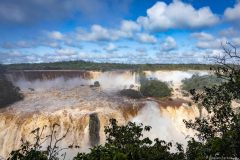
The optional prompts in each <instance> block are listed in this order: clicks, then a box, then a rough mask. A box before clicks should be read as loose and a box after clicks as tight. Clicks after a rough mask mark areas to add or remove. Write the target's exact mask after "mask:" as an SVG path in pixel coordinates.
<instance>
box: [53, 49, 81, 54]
mask: <svg viewBox="0 0 240 160" xmlns="http://www.w3.org/2000/svg"><path fill="white" fill-rule="evenodd" d="M77 53H78V52H77V50H75V49H73V48H63V49H58V50H56V54H57V55H59V56H72V55H76V54H77Z"/></svg>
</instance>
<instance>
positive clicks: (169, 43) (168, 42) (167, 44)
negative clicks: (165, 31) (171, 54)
mask: <svg viewBox="0 0 240 160" xmlns="http://www.w3.org/2000/svg"><path fill="white" fill-rule="evenodd" d="M176 48H177V42H176V41H175V39H174V38H173V37H170V36H169V37H167V38H166V39H165V41H164V43H163V44H162V46H161V50H162V51H171V50H174V49H176Z"/></svg>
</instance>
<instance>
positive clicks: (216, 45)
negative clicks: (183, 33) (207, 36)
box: [196, 37, 228, 49]
mask: <svg viewBox="0 0 240 160" xmlns="http://www.w3.org/2000/svg"><path fill="white" fill-rule="evenodd" d="M227 41H228V40H227V38H225V37H222V38H216V39H214V40H208V41H198V42H197V45H196V46H197V47H198V48H200V49H220V48H221V47H222V44H224V43H226V42H227Z"/></svg>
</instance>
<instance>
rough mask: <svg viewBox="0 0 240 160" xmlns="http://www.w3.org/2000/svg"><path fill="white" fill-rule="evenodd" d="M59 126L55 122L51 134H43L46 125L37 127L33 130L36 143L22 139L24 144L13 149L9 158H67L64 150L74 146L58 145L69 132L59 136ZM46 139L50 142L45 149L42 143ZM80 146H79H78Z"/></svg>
mask: <svg viewBox="0 0 240 160" xmlns="http://www.w3.org/2000/svg"><path fill="white" fill-rule="evenodd" d="M57 127H59V125H58V124H54V125H53V126H51V128H50V130H51V132H50V134H49V135H47V136H43V132H44V130H45V129H46V126H44V127H43V128H42V129H40V128H37V129H35V130H33V131H32V132H31V134H32V135H34V140H35V141H34V143H33V144H32V143H30V142H29V141H24V140H22V144H21V147H20V149H18V150H15V151H12V152H11V154H10V157H9V158H8V160H59V159H65V156H66V153H65V152H63V153H61V152H62V151H63V150H65V149H68V148H72V147H73V146H69V147H67V148H60V147H59V146H58V144H59V142H61V141H62V140H63V139H64V138H65V137H66V135H67V134H68V131H69V129H68V130H67V132H66V133H65V134H64V135H63V136H62V137H58V138H57V132H56V128H57ZM46 141H49V144H48V146H47V148H46V149H43V147H42V145H43V143H45V142H46ZM76 147H78V146H76Z"/></svg>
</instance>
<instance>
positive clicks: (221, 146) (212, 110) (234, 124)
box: [185, 44, 240, 159]
mask: <svg viewBox="0 0 240 160" xmlns="http://www.w3.org/2000/svg"><path fill="white" fill-rule="evenodd" d="M229 46H230V48H229V49H226V48H224V51H225V54H224V56H223V57H217V58H216V60H217V63H219V64H221V66H218V67H217V68H213V70H214V71H215V74H216V75H217V76H218V77H219V78H221V79H224V82H223V83H221V84H220V85H214V86H212V87H209V88H207V87H205V88H204V90H203V92H197V91H196V90H195V89H193V90H191V94H192V95H193V100H194V101H195V102H196V103H197V104H198V105H199V106H201V107H203V108H204V109H205V110H206V111H207V115H206V116H202V117H198V118H196V119H195V120H194V121H185V123H186V127H187V128H191V129H194V130H195V131H197V133H196V135H197V137H198V140H200V141H199V142H198V141H196V140H195V139H192V140H190V141H189V142H188V149H187V152H186V156H187V158H188V159H193V158H195V159H208V158H211V157H218V158H219V157H220V158H221V157H223V159H224V158H225V159H226V158H227V159H233V158H240V113H239V111H238V109H239V104H236V105H235V106H233V105H232V104H233V103H232V102H233V101H238V100H239V99H240V68H239V64H234V62H236V59H237V60H240V56H239V55H238V53H237V52H236V48H235V47H233V46H232V45H231V44H229ZM232 48H233V50H232ZM229 59H230V60H232V61H231V63H232V64H231V65H229V64H228V62H227V60H229Z"/></svg>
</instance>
